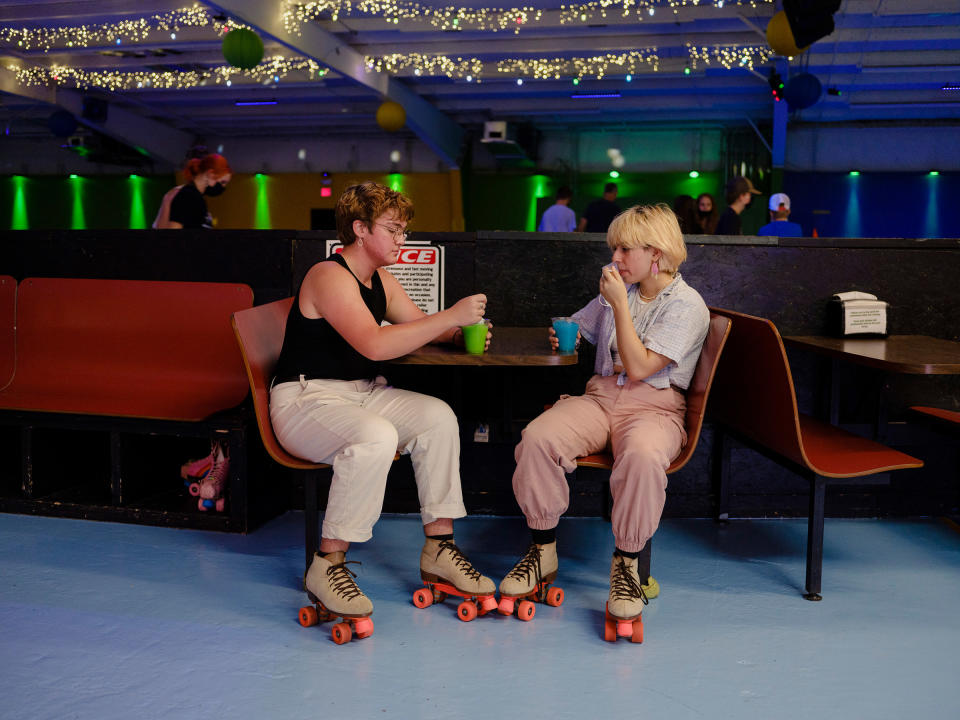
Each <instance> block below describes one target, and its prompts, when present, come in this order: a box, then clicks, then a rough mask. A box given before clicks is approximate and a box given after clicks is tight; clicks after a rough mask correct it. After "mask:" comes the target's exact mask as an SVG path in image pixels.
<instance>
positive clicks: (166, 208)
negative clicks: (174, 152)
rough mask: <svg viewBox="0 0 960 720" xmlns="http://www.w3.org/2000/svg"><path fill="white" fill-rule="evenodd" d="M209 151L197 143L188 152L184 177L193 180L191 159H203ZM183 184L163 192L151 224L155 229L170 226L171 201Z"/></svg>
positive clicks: (188, 180)
mask: <svg viewBox="0 0 960 720" xmlns="http://www.w3.org/2000/svg"><path fill="white" fill-rule="evenodd" d="M208 154H209V153H208V152H207V148H206V147H204V146H203V145H195V146H194V147H192V148H190V150H189V151H188V152H187V158H186V164H185V165H184V167H183V174H184V178H185V180H186V181H187V182H190V181H191V180H193V174H192V172H190V169H189V168H190V161H191V160H193V159H198V160H202V159H203V158H204V157H206V156H207V155H208ZM182 187H183V185H177V186H176V187H172V188H170V189H169V190H167V192H165V193H164V194H163V199H162V200H161V201H160V208H159V209H158V210H157V216H156V217H155V218H154V219H153V224H152V225H150V227H152V228H153V229H154V230H160V229H162V228H167V227H169V225H168V223H169V222H170V203H171V202H172V201H173V198H174V197H175V196H176V194H177V193H178V192H180V189H181V188H182Z"/></svg>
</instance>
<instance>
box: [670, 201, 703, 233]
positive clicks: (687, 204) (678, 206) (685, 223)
mask: <svg viewBox="0 0 960 720" xmlns="http://www.w3.org/2000/svg"><path fill="white" fill-rule="evenodd" d="M695 208H696V200H694V199H693V197H692V196H690V195H677V196H676V197H675V198H674V199H673V214H674V215H676V216H677V222H679V223H680V232H682V233H683V234H684V235H690V234H692V233H695V232H698V229H697V222H696V220H697V217H696V211H695Z"/></svg>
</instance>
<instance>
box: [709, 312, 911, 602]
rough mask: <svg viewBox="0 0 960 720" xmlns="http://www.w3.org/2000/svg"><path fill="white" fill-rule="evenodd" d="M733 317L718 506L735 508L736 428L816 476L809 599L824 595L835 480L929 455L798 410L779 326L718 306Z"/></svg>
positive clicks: (720, 424) (716, 402) (718, 393)
mask: <svg viewBox="0 0 960 720" xmlns="http://www.w3.org/2000/svg"><path fill="white" fill-rule="evenodd" d="M710 310H711V312H713V313H716V314H718V315H723V316H725V317H728V318H730V319H731V320H732V321H733V327H732V329H731V331H730V337H729V338H728V340H727V345H726V348H725V349H724V352H723V356H722V357H721V358H720V364H719V366H718V367H717V374H716V378H715V380H714V385H713V393H712V397H711V400H710V416H711V418H712V419H713V420H715V421H716V423H715V430H716V433H715V436H714V438H715V439H714V449H715V450H716V451H717V452H718V453H720V455H719V457H720V462H719V463H718V466H719V476H718V478H717V480H718V506H719V507H718V511H719V513H718V514H719V516H720V517H721V518H726V517H727V514H728V507H727V506H728V493H729V489H728V488H729V483H730V474H731V468H730V445H729V442H728V440H727V438H726V434H727V433H730V434H731V435H733V436H734V437H735V438H736V439H738V440H740V441H742V442H743V443H745V444H746V445H748V446H750V447H752V448H754V449H756V450H758V451H760V452H762V453H763V454H765V455H767V456H768V457H770V458H772V459H773V460H775V461H777V462H779V463H781V464H783V465H785V466H787V467H789V468H791V469H793V470H795V471H796V472H798V473H799V474H800V475H802V476H803V477H805V478H807V479H808V480H809V482H810V500H809V512H808V515H807V571H806V593H805V595H804V597H805V598H806V599H808V600H820V599H821V596H820V583H821V575H822V568H823V525H824V501H825V493H826V486H827V485H828V484H829V483H843V484H863V483H866V484H881V483H884V482H888V479H887V478H886V476H883V477H880V476H879V475H880V474H881V473H888V472H890V471H892V470H902V469H906V468H919V467H922V466H923V462H922V461H921V460H918V459H917V458H914V457H911V456H910V455H906V454H904V453H902V452H899V451H897V450H893V449H892V448H889V447H886V446H885V445H881V444H880V443H877V442H874V441H872V440H868V439H866V438H863V437H860V436H859V435H854V434H852V433H849V432H847V431H845V430H842V429H840V428H838V427H835V426H833V425H830V424H828V423H825V422H821V421H820V420H817V419H815V418H813V417H810V416H809V415H805V414H803V413H800V412H798V410H797V399H796V393H795V392H794V387H793V378H792V376H791V373H790V363H789V362H788V360H787V354H786V352H785V350H784V347H783V341H782V340H781V339H780V333H779V332H778V331H777V328H776V326H775V325H774V324H773V323H772V322H770V321H769V320H766V319H764V318H759V317H754V316H752V315H744V314H742V313H738V312H734V311H732V310H723V309H720V308H710Z"/></svg>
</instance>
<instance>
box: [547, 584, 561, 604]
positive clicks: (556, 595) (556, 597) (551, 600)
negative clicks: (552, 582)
mask: <svg viewBox="0 0 960 720" xmlns="http://www.w3.org/2000/svg"><path fill="white" fill-rule="evenodd" d="M547 605H550V606H551V607H560V606H561V605H563V588H550V589H549V590H547Z"/></svg>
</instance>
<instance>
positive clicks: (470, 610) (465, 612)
mask: <svg viewBox="0 0 960 720" xmlns="http://www.w3.org/2000/svg"><path fill="white" fill-rule="evenodd" d="M476 616H477V606H476V605H475V604H474V603H473V602H471V601H470V600H464V601H463V602H462V603H460V604H459V605H458V606H457V617H458V618H460V619H461V620H463V621H464V622H470V621H471V620H473V619H474V618H475V617H476Z"/></svg>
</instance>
